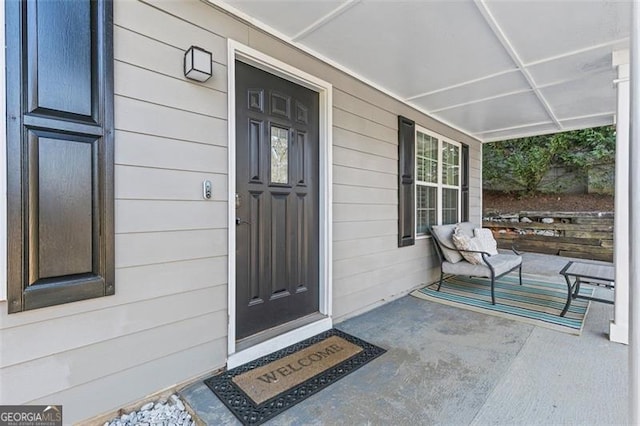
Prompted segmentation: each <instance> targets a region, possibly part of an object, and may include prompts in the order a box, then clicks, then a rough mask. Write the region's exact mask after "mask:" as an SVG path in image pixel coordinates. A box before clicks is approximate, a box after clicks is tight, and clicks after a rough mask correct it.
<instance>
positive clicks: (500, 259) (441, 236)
mask: <svg viewBox="0 0 640 426" xmlns="http://www.w3.org/2000/svg"><path fill="white" fill-rule="evenodd" d="M456 228H458V232H459V233H462V234H463V235H466V236H467V237H469V238H473V237H474V230H475V229H479V228H480V227H479V226H477V225H475V224H473V223H471V222H461V223H457V224H450V225H434V226H432V227H431V236H432V240H433V242H434V246H435V248H436V252H437V253H438V256H439V258H440V282H439V283H438V291H440V287H441V286H442V281H443V279H444V275H445V274H451V275H464V276H470V277H482V278H490V279H491V303H492V304H493V305H495V304H496V298H495V280H496V279H497V278H500V277H501V276H503V275H506V274H508V273H509V272H511V271H514V270H515V269H518V276H519V280H520V285H522V256H520V253H518V252H517V251H516V250H515V249H512V251H513V254H511V253H498V252H497V249H496V251H495V253H494V254H491V253H489V252H488V251H484V250H465V249H460V248H457V247H456V245H455V244H454V232H455V231H456ZM465 253H476V254H480V256H481V257H482V261H481V262H480V263H478V264H473V263H471V262H469V261H468V260H466V259H465V256H464V254H465ZM472 260H473V259H472Z"/></svg>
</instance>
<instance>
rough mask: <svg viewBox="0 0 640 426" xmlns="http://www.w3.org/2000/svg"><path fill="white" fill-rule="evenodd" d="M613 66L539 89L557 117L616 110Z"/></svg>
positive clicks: (561, 118)
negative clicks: (609, 68)
mask: <svg viewBox="0 0 640 426" xmlns="http://www.w3.org/2000/svg"><path fill="white" fill-rule="evenodd" d="M615 78H616V75H615V72H614V71H613V69H611V70H606V71H604V72H600V73H598V74H593V75H590V76H587V77H585V78H582V79H580V80H573V81H570V82H568V83H564V84H559V85H556V86H551V87H546V88H543V89H541V93H542V95H543V96H544V97H545V99H546V100H547V101H548V102H549V104H550V106H551V109H552V111H553V112H554V114H555V115H556V117H558V119H560V120H566V119H570V118H574V117H581V116H585V115H596V114H602V113H609V112H613V111H615V109H616V89H615V87H614V85H613V80H614V79H615Z"/></svg>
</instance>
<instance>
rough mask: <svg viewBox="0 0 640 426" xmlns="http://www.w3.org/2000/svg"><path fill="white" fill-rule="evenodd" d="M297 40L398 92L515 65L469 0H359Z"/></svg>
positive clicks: (403, 93) (402, 93)
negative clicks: (409, 0)
mask: <svg viewBox="0 0 640 426" xmlns="http://www.w3.org/2000/svg"><path fill="white" fill-rule="evenodd" d="M300 42H301V43H303V44H305V45H306V46H309V47H310V48H311V49H313V50H314V51H316V52H319V53H320V54H322V55H325V56H327V57H329V58H332V59H333V60H335V61H336V62H338V63H340V64H343V65H345V66H346V67H348V68H349V69H351V70H353V71H355V72H356V73H358V74H359V75H361V76H363V77H365V78H367V79H369V80H372V81H376V82H380V83H381V85H382V86H384V87H385V88H386V89H388V90H390V91H392V92H394V93H397V94H398V95H400V96H402V97H411V96H414V95H416V94H420V93H425V92H428V91H432V90H437V89H441V88H443V87H447V86H451V85H454V84H459V83H462V82H465V81H468V80H472V79H475V78H478V77H479V76H488V75H491V74H495V73H498V72H502V71H506V70H512V69H515V65H514V64H513V62H512V61H511V58H510V57H509V56H508V54H507V53H506V52H505V51H504V49H503V48H502V47H501V46H500V45H499V44H497V43H496V39H495V36H494V34H493V33H492V32H491V30H490V29H489V28H488V27H487V26H486V25H485V23H484V19H483V18H482V16H481V15H480V13H479V11H478V9H477V7H476V6H475V4H474V3H473V2H472V1H471V0H463V1H453V2H415V1H414V2H408V1H404V2H402V1H398V2H386V1H382V2H381V1H370V2H362V3H359V4H357V5H356V6H354V7H352V8H350V9H349V10H348V11H346V12H345V13H343V14H341V15H340V16H338V17H336V18H335V19H334V20H332V21H330V22H328V23H327V24H326V25H324V26H322V27H320V28H318V29H317V30H316V31H314V32H312V33H310V34H309V35H308V36H306V37H304V38H303V39H301V40H300ZM469 63H473V64H474V65H473V67H469ZM445 70H446V71H445Z"/></svg>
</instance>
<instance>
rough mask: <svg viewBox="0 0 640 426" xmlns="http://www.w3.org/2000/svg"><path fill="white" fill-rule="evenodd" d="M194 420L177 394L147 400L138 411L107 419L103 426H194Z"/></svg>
mask: <svg viewBox="0 0 640 426" xmlns="http://www.w3.org/2000/svg"><path fill="white" fill-rule="evenodd" d="M195 425H196V422H195V421H194V420H193V419H192V418H191V414H189V412H187V410H186V408H185V406H184V403H183V402H182V401H181V400H180V397H178V395H175V394H174V395H171V396H170V397H169V399H167V400H166V401H157V402H148V403H146V404H145V405H143V406H142V407H140V409H139V410H138V411H132V412H131V413H127V414H123V415H121V416H120V417H116V418H114V419H112V420H111V421H108V422H106V423H105V424H104V426H195Z"/></svg>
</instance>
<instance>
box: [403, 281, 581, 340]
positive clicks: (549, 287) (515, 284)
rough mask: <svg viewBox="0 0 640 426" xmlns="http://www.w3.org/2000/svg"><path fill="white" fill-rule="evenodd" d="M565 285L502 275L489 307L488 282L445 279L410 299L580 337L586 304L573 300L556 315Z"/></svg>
mask: <svg viewBox="0 0 640 426" xmlns="http://www.w3.org/2000/svg"><path fill="white" fill-rule="evenodd" d="M567 291H568V289H567V284H566V283H564V282H563V281H561V278H559V279H558V281H554V280H553V279H551V278H548V277H541V276H535V275H528V276H525V274H523V275H522V285H519V281H518V277H517V276H515V277H514V276H503V277H501V278H499V279H497V280H496V288H495V294H496V304H495V305H492V304H491V280H489V279H485V278H471V277H464V276H457V275H456V276H449V277H447V278H445V280H444V281H443V282H442V287H441V288H440V291H438V283H437V282H435V283H433V284H430V285H428V286H426V287H424V288H421V289H420V290H416V291H414V292H413V293H411V295H412V296H415V297H418V298H420V299H425V300H430V301H432V302H437V303H442V304H444V305H449V306H455V307H458V308H462V309H467V310H470V311H475V312H480V313H483V314H487V315H493V316H498V317H502V318H509V319H513V320H516V321H521V322H526V323H529V324H534V325H537V326H540V327H544V328H550V329H553V330H558V331H563V332H565V333H570V334H575V335H578V336H579V335H580V334H581V333H582V327H583V325H584V319H585V317H586V316H587V311H588V309H589V302H588V301H586V300H583V299H574V300H572V301H571V306H570V307H569V310H568V311H567V313H566V315H565V316H564V317H561V316H560V313H561V312H562V308H564V305H565V303H566V301H567ZM592 293H593V289H590V288H581V289H580V294H582V295H591V294H592Z"/></svg>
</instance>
